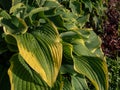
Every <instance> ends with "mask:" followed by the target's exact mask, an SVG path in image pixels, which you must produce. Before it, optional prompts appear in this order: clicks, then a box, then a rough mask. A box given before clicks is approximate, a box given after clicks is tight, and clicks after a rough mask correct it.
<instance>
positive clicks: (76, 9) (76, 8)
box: [69, 1, 82, 15]
mask: <svg viewBox="0 0 120 90" xmlns="http://www.w3.org/2000/svg"><path fill="white" fill-rule="evenodd" d="M69 7H70V8H71V10H72V12H73V13H74V14H76V15H80V14H81V7H82V4H81V3H80V2H79V1H71V2H70V6H69Z"/></svg>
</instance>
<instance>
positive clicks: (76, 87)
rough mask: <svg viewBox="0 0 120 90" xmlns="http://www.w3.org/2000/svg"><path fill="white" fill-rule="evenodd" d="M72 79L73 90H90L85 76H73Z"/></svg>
mask: <svg viewBox="0 0 120 90" xmlns="http://www.w3.org/2000/svg"><path fill="white" fill-rule="evenodd" d="M71 79H72V81H71V82H72V90H89V88H88V85H87V82H86V80H85V77H84V76H83V75H81V74H80V75H73V76H71Z"/></svg>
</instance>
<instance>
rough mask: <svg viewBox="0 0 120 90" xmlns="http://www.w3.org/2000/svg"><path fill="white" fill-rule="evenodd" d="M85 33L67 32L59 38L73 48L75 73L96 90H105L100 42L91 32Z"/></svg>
mask: <svg viewBox="0 0 120 90" xmlns="http://www.w3.org/2000/svg"><path fill="white" fill-rule="evenodd" d="M85 32H86V31H85V30H84V31H82V32H81V30H80V31H69V32H65V33H62V34H61V37H62V39H63V41H64V42H67V43H69V44H71V45H72V46H73V50H72V52H71V53H72V55H71V57H72V58H73V62H74V69H75V71H77V72H78V73H80V74H83V75H85V76H86V77H87V78H88V79H89V80H90V81H91V82H92V84H93V85H94V86H95V88H96V90H107V88H108V82H107V81H108V76H107V72H108V71H107V64H106V62H105V60H104V58H103V53H102V52H101V49H100V40H99V38H98V37H97V36H96V34H94V32H93V31H91V30H89V31H87V32H89V33H85ZM81 33H82V34H83V35H81ZM83 37H84V38H83ZM85 37H86V38H85ZM66 53H67V52H66ZM68 54H69V53H68ZM97 54H99V55H97ZM69 55H70V54H69Z"/></svg>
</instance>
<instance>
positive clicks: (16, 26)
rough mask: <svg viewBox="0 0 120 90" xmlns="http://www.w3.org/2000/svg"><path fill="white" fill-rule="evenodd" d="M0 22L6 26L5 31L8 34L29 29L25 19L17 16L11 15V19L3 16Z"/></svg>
mask: <svg viewBox="0 0 120 90" xmlns="http://www.w3.org/2000/svg"><path fill="white" fill-rule="evenodd" d="M0 23H1V24H2V25H3V26H4V32H5V33H6V34H20V33H25V32H26V31H27V29H28V27H27V25H26V23H25V22H24V20H23V19H20V18H17V17H15V16H13V17H11V19H6V18H2V19H1V20H0Z"/></svg>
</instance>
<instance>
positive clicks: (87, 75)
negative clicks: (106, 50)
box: [0, 0, 108, 90]
mask: <svg viewBox="0 0 120 90" xmlns="http://www.w3.org/2000/svg"><path fill="white" fill-rule="evenodd" d="M4 3H5V2H3V1H0V5H1V8H0V24H1V28H0V29H1V30H0V86H1V87H0V89H2V90H91V88H92V89H93V90H108V70H107V64H106V60H105V57H104V55H103V52H102V50H101V39H100V38H99V37H98V36H97V35H96V34H95V33H94V31H93V29H92V28H86V23H87V22H88V21H89V20H90V16H91V15H93V13H92V11H94V10H97V9H98V8H97V7H98V6H99V8H100V9H98V10H97V11H95V12H96V13H97V15H99V14H100V12H99V11H102V10H103V9H102V8H103V6H102V1H101V0H99V1H94V3H93V2H92V1H90V0H12V1H10V3H11V6H9V7H8V8H6V7H3V6H4V5H3V4H4ZM97 4H99V5H97ZM94 20H98V18H95V19H94ZM96 24H98V21H96ZM96 24H94V25H96ZM9 62H10V63H9Z"/></svg>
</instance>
